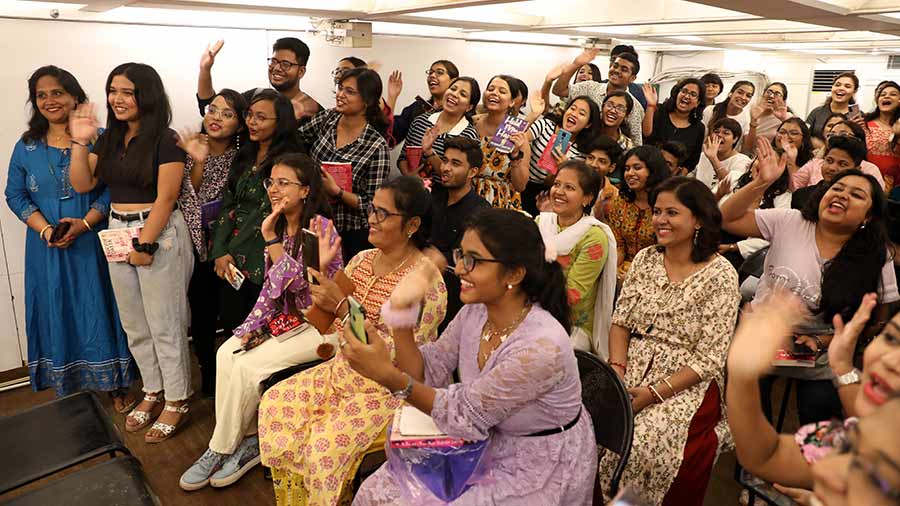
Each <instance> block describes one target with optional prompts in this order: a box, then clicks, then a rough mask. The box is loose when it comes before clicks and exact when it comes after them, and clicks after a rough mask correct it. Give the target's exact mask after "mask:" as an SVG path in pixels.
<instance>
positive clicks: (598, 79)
mask: <svg viewBox="0 0 900 506" xmlns="http://www.w3.org/2000/svg"><path fill="white" fill-rule="evenodd" d="M585 65H587V66H588V67H590V68H591V79H590V80H591V81H594V82H595V83H602V82H603V75H602V74H600V67H598V66H596V65H594V64H593V63H586V64H585ZM580 70H581V67H579V68H578V70H576V71H575V77H573V78H572V84H577V82H576V81H575V80H576V79H578V72H579V71H580Z"/></svg>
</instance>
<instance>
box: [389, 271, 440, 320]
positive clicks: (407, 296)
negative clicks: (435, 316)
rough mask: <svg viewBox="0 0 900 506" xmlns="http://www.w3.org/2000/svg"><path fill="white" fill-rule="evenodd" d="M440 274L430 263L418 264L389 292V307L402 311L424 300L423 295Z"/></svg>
mask: <svg viewBox="0 0 900 506" xmlns="http://www.w3.org/2000/svg"><path fill="white" fill-rule="evenodd" d="M439 275H440V273H439V272H438V271H437V269H435V268H434V265H433V264H432V263H431V262H419V265H418V267H416V268H415V269H413V271H412V272H410V273H409V274H407V275H406V276H404V277H403V279H401V280H400V282H399V283H397V286H395V287H394V291H393V292H391V307H393V308H395V309H404V308H408V307H410V306H413V305H415V304H416V303H418V302H419V301H421V300H422V299H424V298H425V293H426V292H427V291H428V287H429V286H431V284H432V281H434V278H435V277H436V276H439Z"/></svg>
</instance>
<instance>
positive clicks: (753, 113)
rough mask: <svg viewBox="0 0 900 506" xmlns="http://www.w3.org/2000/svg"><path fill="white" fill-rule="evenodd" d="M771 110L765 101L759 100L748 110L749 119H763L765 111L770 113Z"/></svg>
mask: <svg viewBox="0 0 900 506" xmlns="http://www.w3.org/2000/svg"><path fill="white" fill-rule="evenodd" d="M771 110H772V108H771V107H769V103H768V102H766V101H765V100H760V101H759V102H757V103H756V105H754V106H753V107H751V108H750V119H751V120H758V119H759V118H761V117H763V116H764V115H765V114H766V112H767V111H771Z"/></svg>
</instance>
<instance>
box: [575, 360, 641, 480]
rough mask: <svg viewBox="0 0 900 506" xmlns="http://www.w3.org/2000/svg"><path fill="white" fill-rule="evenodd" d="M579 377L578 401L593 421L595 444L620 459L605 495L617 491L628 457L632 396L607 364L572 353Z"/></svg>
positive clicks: (630, 437)
mask: <svg viewBox="0 0 900 506" xmlns="http://www.w3.org/2000/svg"><path fill="white" fill-rule="evenodd" d="M575 358H576V359H577V360H578V375H579V376H580V377H581V402H582V403H583V404H584V406H585V408H587V410H588V412H589V413H590V414H591V419H592V420H593V421H594V435H595V437H596V438H597V444H598V445H600V446H602V447H604V448H606V449H607V450H609V451H611V452H613V453H615V454H616V455H618V456H619V463H618V464H616V469H615V470H614V471H613V475H612V480H611V481H610V483H609V490H608V491H607V493H608V494H609V497H613V496H615V495H616V492H618V491H619V480H620V479H621V478H622V473H623V472H624V471H625V465H626V464H628V457H629V455H630V454H631V440H632V437H633V436H634V414H633V413H632V412H631V397H630V396H629V395H628V391H627V390H625V385H624V384H623V383H622V380H620V379H619V376H618V375H617V374H616V372H615V371H614V370H613V368H612V367H610V366H609V364H607V363H606V362H604V361H602V360H600V359H599V358H597V357H596V356H594V355H591V354H590V353H588V352H585V351H581V350H575Z"/></svg>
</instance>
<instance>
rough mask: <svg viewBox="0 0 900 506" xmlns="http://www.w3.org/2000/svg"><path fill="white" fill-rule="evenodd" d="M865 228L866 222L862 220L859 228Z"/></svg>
mask: <svg viewBox="0 0 900 506" xmlns="http://www.w3.org/2000/svg"><path fill="white" fill-rule="evenodd" d="M865 228H866V222H863V224H862V225H860V226H859V229H860V230H864V229H865Z"/></svg>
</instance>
